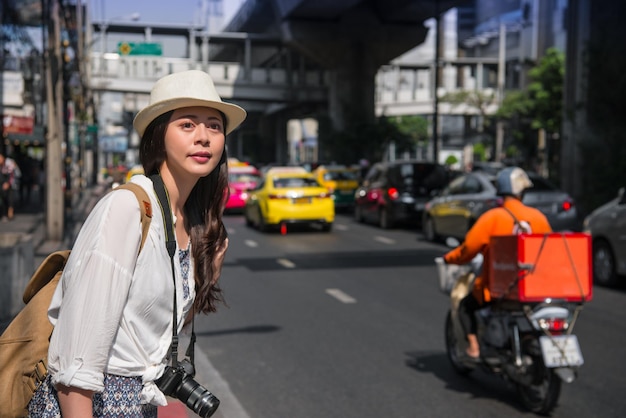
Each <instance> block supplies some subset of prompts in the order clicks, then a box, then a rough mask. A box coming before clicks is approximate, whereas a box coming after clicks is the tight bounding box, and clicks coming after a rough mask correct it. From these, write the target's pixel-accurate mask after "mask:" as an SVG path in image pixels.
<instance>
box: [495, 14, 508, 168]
mask: <svg viewBox="0 0 626 418" xmlns="http://www.w3.org/2000/svg"><path fill="white" fill-rule="evenodd" d="M505 58H506V27H505V25H504V23H502V22H501V23H500V38H499V44H498V108H499V107H500V106H502V102H503V100H504V77H505V74H506V59H505ZM503 142H504V125H503V123H502V121H501V120H500V119H498V122H496V146H495V154H496V155H495V156H494V157H495V158H494V161H498V162H499V161H501V160H502V144H503Z"/></svg>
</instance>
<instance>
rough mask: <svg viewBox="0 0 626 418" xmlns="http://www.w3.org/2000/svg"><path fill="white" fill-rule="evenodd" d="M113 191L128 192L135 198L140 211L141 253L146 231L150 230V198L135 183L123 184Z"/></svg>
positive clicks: (146, 235)
mask: <svg viewBox="0 0 626 418" xmlns="http://www.w3.org/2000/svg"><path fill="white" fill-rule="evenodd" d="M115 189H116V190H117V189H126V190H130V191H131V192H133V193H134V194H135V197H137V201H138V202H139V209H140V210H141V244H140V245H139V252H141V249H142V248H143V245H144V244H145V242H146V238H147V237H148V229H150V221H151V220H152V203H151V202H150V197H149V196H148V193H147V192H146V191H145V189H144V188H143V187H141V186H140V185H138V184H136V183H124V184H122V185H120V186H118V187H116V188H115Z"/></svg>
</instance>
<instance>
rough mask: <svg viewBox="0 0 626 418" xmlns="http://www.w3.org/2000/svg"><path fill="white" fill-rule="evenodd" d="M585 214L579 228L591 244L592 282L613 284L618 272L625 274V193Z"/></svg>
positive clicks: (622, 189) (618, 194) (604, 284)
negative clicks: (589, 236) (588, 237)
mask: <svg viewBox="0 0 626 418" xmlns="http://www.w3.org/2000/svg"><path fill="white" fill-rule="evenodd" d="M624 190H625V189H624V187H622V188H621V189H619V192H618V193H617V197H616V198H615V199H613V200H611V201H610V202H608V203H606V204H604V205H602V206H600V207H599V208H597V209H596V210H594V211H593V212H591V214H589V215H588V216H587V217H586V218H585V220H584V222H583V231H584V232H588V233H590V234H591V238H592V243H593V244H592V246H593V281H594V282H595V283H598V284H600V285H603V286H614V285H616V284H617V283H618V281H619V276H620V275H626V193H625V192H624Z"/></svg>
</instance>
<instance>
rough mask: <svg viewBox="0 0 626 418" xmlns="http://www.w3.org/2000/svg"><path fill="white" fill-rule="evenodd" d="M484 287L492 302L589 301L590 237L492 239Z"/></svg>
mask: <svg viewBox="0 0 626 418" xmlns="http://www.w3.org/2000/svg"><path fill="white" fill-rule="evenodd" d="M489 260H490V264H491V269H490V270H491V272H490V277H488V278H487V285H488V288H489V291H490V293H491V298H492V300H493V299H497V298H504V299H510V300H518V301H520V302H540V301H543V300H545V299H547V298H552V299H565V300H568V301H572V302H584V301H587V300H590V299H591V289H592V262H591V236H590V235H589V234H584V233H550V234H519V235H506V236H496V237H492V238H491V244H490V248H489Z"/></svg>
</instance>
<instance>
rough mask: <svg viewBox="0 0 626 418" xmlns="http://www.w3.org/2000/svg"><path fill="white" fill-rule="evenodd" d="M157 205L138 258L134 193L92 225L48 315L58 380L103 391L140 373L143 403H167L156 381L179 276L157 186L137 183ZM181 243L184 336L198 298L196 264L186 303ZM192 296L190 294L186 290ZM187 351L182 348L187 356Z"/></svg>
mask: <svg viewBox="0 0 626 418" xmlns="http://www.w3.org/2000/svg"><path fill="white" fill-rule="evenodd" d="M131 181H132V182H133V183H137V184H139V185H140V186H142V187H143V188H144V189H145V190H146V191H147V192H148V195H149V196H150V200H151V201H152V221H151V223H150V229H149V231H148V237H147V239H146V242H145V244H144V247H143V249H142V250H141V253H140V254H139V257H137V252H138V251H139V245H140V243H141V216H140V215H141V212H140V210H139V204H138V202H137V199H136V197H135V195H134V194H133V193H132V192H131V191H129V190H117V191H114V192H110V193H108V194H107V195H105V196H104V197H103V198H102V199H101V200H100V201H99V202H98V203H97V205H96V206H95V207H94V209H93V210H92V212H91V213H90V215H89V217H88V218H87V220H86V221H85V223H84V224H83V226H82V229H81V230H80V233H79V235H78V237H77V239H76V242H75V244H74V246H73V248H72V252H71V254H70V258H69V260H68V262H67V265H66V266H65V269H64V271H63V276H62V277H61V281H60V282H59V286H58V287H57V289H56V292H55V294H54V297H53V298H52V302H51V304H50V308H49V311H48V316H49V319H50V322H51V323H52V324H53V325H54V332H53V334H52V338H51V340H50V349H49V352H48V362H49V364H48V368H49V371H50V374H51V376H52V383H53V384H54V385H56V384H59V383H60V384H63V385H65V386H74V387H78V388H82V389H86V390H92V391H96V392H101V391H102V390H103V388H104V385H103V380H104V374H105V373H108V374H113V375H119V376H141V377H142V379H143V383H144V388H143V391H142V402H146V403H152V404H154V405H166V404H167V401H166V399H165V396H164V395H163V393H162V392H161V391H160V390H159V389H158V388H157V386H156V385H155V384H154V383H153V381H154V379H156V378H157V377H159V376H160V375H161V374H162V372H163V369H164V368H165V366H166V365H167V364H168V360H169V359H168V358H167V354H168V349H169V347H170V343H171V340H172V325H171V324H172V308H173V297H174V296H173V293H174V290H173V279H172V273H171V271H172V269H171V264H170V257H169V254H168V253H167V249H166V247H165V235H164V222H163V217H162V214H161V209H160V206H159V203H158V199H157V197H156V194H155V192H154V188H153V185H152V181H151V180H150V179H149V178H147V177H145V176H142V175H135V176H133V177H132V180H131ZM178 252H179V249H178V246H177V248H176V255H175V256H174V266H175V267H174V268H175V271H176V296H177V307H178V313H177V319H178V331H179V332H180V331H181V330H182V325H183V322H184V318H185V317H186V315H187V313H188V312H189V310H190V309H191V306H192V303H193V299H194V298H195V286H194V281H193V271H194V270H193V261H191V264H190V269H189V278H188V280H189V283H188V284H189V292H188V298H187V299H186V300H185V299H184V295H183V278H182V275H181V271H180V262H179V257H178ZM186 293H187V292H186ZM185 348H186V347H182V348H181V349H179V350H180V351H184V349H185Z"/></svg>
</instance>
